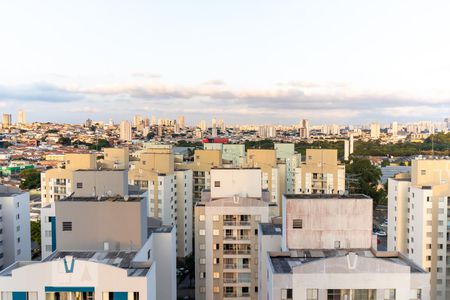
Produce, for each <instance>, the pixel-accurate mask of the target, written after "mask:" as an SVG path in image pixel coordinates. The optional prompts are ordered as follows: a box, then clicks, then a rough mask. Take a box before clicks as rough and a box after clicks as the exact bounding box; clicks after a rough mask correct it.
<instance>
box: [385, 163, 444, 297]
mask: <svg viewBox="0 0 450 300" xmlns="http://www.w3.org/2000/svg"><path fill="white" fill-rule="evenodd" d="M449 203H450V160H449V159H417V160H413V161H412V167H411V173H410V174H398V175H397V176H395V177H394V178H390V179H389V180H388V250H395V251H400V252H402V253H403V254H404V255H406V256H408V257H409V258H410V259H412V260H413V261H414V262H416V263H417V264H418V265H420V266H421V267H423V268H424V269H425V270H427V271H428V272H430V273H431V291H432V293H431V299H439V300H440V299H448V297H450V273H449V272H448V270H449V269H448V268H449V261H450V260H449V255H448V251H450V250H449V249H450V248H449V246H448V239H449V229H448V226H447V225H448V220H449V217H448V205H449Z"/></svg>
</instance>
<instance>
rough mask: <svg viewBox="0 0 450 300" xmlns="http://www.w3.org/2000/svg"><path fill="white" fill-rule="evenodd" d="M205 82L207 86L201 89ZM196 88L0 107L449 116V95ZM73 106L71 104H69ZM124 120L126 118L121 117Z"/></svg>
mask: <svg viewBox="0 0 450 300" xmlns="http://www.w3.org/2000/svg"><path fill="white" fill-rule="evenodd" d="M206 82H210V83H211V84H205V83H206ZM206 82H204V83H201V84H199V85H191V86H184V85H174V84H165V83H162V82H159V81H157V82H155V81H151V82H147V83H145V84H139V83H130V84H104V85H96V86H79V85H76V84H71V85H65V86H57V85H53V84H48V83H40V84H34V85H26V86H13V87H5V86H0V101H15V102H24V103H30V102H35V101H42V102H49V103H60V104H61V105H64V103H66V102H74V101H78V102H77V106H76V108H67V109H66V111H67V112H72V113H80V114H99V113H101V114H107V113H110V114H115V115H125V114H133V113H137V112H139V111H147V112H150V111H151V112H152V113H153V112H158V113H161V114H162V115H165V116H176V115H177V114H181V113H183V114H189V115H191V116H196V117H205V116H211V115H215V116H224V118H226V117H227V118H233V119H236V120H237V119H239V120H242V121H244V122H261V121H262V122H267V123H270V122H283V123H286V122H290V121H291V120H296V119H299V118H309V119H312V120H318V121H319V120H320V122H323V123H327V122H328V123H331V122H335V121H336V120H338V121H339V122H343V123H350V122H354V121H358V122H364V121H365V120H366V119H369V118H370V119H379V120H380V121H383V120H386V119H397V118H398V119H399V120H400V119H405V120H406V119H411V118H421V119H424V118H425V119H426V118H443V117H444V116H447V115H450V92H445V91H439V92H434V93H433V92H429V93H427V92H426V91H424V92H421V93H416V94H414V93H412V92H410V91H379V90H368V89H359V88H356V87H353V86H351V85H349V84H340V83H338V84H334V83H332V84H329V83H325V84H323V83H314V82H309V83H308V82H300V83H299V82H296V81H293V82H295V83H296V84H277V85H275V86H274V87H272V88H267V89H255V88H253V89H235V88H232V87H228V86H226V85H224V84H220V83H221V82H218V81H217V80H211V81H206ZM70 105H73V104H70ZM124 118H125V117H124Z"/></svg>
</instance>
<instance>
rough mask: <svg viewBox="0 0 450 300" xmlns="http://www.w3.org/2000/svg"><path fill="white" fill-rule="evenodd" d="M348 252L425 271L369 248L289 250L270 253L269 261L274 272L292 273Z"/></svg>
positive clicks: (412, 271)
mask: <svg viewBox="0 0 450 300" xmlns="http://www.w3.org/2000/svg"><path fill="white" fill-rule="evenodd" d="M349 253H355V254H356V255H358V256H362V257H368V258H376V259H382V260H386V261H390V262H393V263H396V264H401V265H404V266H408V267H410V268H411V273H426V271H425V270H423V269H422V268H420V267H419V266H418V265H416V264H415V263H413V262H412V261H411V260H409V259H406V258H404V257H401V256H395V257H379V256H375V255H374V254H373V252H372V250H371V249H351V250H349V249H325V250H312V249H311V250H308V249H304V250H291V251H290V252H284V253H270V254H269V255H270V261H271V264H272V266H273V269H274V272H275V273H280V274H283V273H292V269H293V268H294V267H297V266H300V265H304V264H307V263H309V262H313V261H318V260H321V259H327V258H331V257H342V256H346V255H348V254H349Z"/></svg>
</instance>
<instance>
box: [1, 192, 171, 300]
mask: <svg viewBox="0 0 450 300" xmlns="http://www.w3.org/2000/svg"><path fill="white" fill-rule="evenodd" d="M146 211H147V193H146V192H144V193H143V194H136V195H127V196H125V197H124V196H102V197H74V196H69V197H66V198H63V199H61V200H60V201H56V202H53V203H51V204H49V205H47V206H44V207H43V208H42V218H41V232H42V234H41V235H42V248H43V249H49V250H50V251H49V252H50V255H49V256H46V257H45V258H44V260H43V261H42V262H34V263H33V264H31V263H30V262H28V263H18V264H17V265H15V266H14V268H12V269H11V270H9V272H8V273H0V290H1V291H2V292H5V291H8V292H13V293H16V292H22V293H23V292H28V293H29V292H32V293H33V292H34V293H37V298H34V299H81V300H89V299H97V298H98V297H103V298H111V299H133V300H138V299H155V300H156V299H171V300H175V299H176V277H175V272H176V271H175V270H176V254H175V239H176V237H175V230H174V228H173V227H170V226H163V227H153V226H151V224H150V222H149V220H148V218H147V214H146ZM121 220H124V221H126V222H122V221H121ZM12 270H14V271H12ZM11 271H12V273H11ZM55 272H56V273H55ZM30 276H31V277H30ZM8 277H9V278H11V277H12V279H8ZM25 295H26V294H25ZM28 296H29V295H28ZM35 296H36V295H35ZM26 298H27V299H29V297H26ZM13 299H14V298H13Z"/></svg>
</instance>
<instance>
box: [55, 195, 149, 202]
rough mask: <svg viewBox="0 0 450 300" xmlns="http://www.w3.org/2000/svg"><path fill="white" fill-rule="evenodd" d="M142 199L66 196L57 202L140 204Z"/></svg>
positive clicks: (133, 197)
mask: <svg viewBox="0 0 450 300" xmlns="http://www.w3.org/2000/svg"><path fill="white" fill-rule="evenodd" d="M142 199H144V197H141V196H136V195H133V196H129V197H127V198H125V197H123V196H98V197H72V196H68V197H65V198H62V199H61V200H59V201H60V202H140V201H141V200H142Z"/></svg>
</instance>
